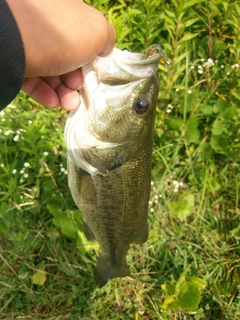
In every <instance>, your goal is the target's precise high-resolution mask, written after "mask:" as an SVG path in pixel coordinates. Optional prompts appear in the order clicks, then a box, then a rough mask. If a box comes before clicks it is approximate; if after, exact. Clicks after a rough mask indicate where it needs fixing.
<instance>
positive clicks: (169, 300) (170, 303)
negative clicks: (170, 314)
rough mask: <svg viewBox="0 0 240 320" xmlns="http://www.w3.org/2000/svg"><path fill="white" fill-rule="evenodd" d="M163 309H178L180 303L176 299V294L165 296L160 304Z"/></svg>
mask: <svg viewBox="0 0 240 320" xmlns="http://www.w3.org/2000/svg"><path fill="white" fill-rule="evenodd" d="M162 308H163V309H164V310H173V311H175V310H178V309H180V304H179V302H178V301H177V298H176V295H172V296H168V297H166V298H165V300H164V301H163V304H162Z"/></svg>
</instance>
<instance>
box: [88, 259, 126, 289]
mask: <svg viewBox="0 0 240 320" xmlns="http://www.w3.org/2000/svg"><path fill="white" fill-rule="evenodd" d="M129 275H130V271H129V268H128V266H127V264H123V265H111V263H110V262H108V261H105V259H104V258H101V257H100V258H99V260H98V262H97V266H96V269H95V273H94V278H95V281H96V284H97V285H98V286H99V287H103V286H104V285H105V284H106V283H107V282H108V280H109V279H112V278H118V277H126V276H129Z"/></svg>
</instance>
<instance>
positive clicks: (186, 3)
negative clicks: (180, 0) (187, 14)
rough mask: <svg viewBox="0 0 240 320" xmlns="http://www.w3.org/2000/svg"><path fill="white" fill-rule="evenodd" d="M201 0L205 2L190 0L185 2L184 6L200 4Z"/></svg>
mask: <svg viewBox="0 0 240 320" xmlns="http://www.w3.org/2000/svg"><path fill="white" fill-rule="evenodd" d="M200 2H204V0H188V1H186V2H185V3H184V5H183V8H184V9H186V8H189V7H192V6H194V5H195V4H199V3H200Z"/></svg>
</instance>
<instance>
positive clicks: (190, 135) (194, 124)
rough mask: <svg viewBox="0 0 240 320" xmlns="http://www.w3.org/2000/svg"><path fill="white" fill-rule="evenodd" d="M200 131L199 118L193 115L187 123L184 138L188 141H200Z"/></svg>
mask: <svg viewBox="0 0 240 320" xmlns="http://www.w3.org/2000/svg"><path fill="white" fill-rule="evenodd" d="M199 137H200V132H199V130H198V119H197V118H195V117H192V118H190V119H189V120H188V122H187V123H186V131H185V134H184V139H185V140H186V141H187V142H189V143H190V142H193V143H197V142H198V141H199Z"/></svg>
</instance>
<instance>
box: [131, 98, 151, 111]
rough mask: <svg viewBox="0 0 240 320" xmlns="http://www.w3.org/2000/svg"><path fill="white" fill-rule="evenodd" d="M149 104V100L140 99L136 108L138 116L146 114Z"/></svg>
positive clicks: (136, 103)
mask: <svg viewBox="0 0 240 320" xmlns="http://www.w3.org/2000/svg"><path fill="white" fill-rule="evenodd" d="M148 104H149V102H148V99H146V98H138V99H137V101H136V102H135V106H134V108H135V111H136V112H137V114H143V113H144V112H146V111H147V109H148Z"/></svg>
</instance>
